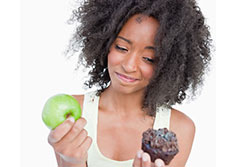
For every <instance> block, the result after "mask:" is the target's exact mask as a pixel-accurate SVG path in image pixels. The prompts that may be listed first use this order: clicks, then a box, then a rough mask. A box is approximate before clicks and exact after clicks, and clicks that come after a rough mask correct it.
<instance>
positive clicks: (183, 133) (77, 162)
mask: <svg viewBox="0 0 250 167" xmlns="http://www.w3.org/2000/svg"><path fill="white" fill-rule="evenodd" d="M138 20H140V21H138ZM158 26H159V23H158V21H157V20H155V19H154V18H152V17H148V16H143V15H134V16H133V17H131V18H130V19H129V20H128V22H127V23H126V24H125V25H124V27H123V28H122V30H121V31H120V33H119V34H118V37H117V39H116V40H115V41H114V43H113V44H112V46H111V48H110V52H109V55H108V70H109V74H110V78H111V84H110V86H109V87H108V88H107V89H106V90H105V91H104V92H103V93H102V94H101V96H100V101H99V110H98V112H99V113H98V127H97V144H98V147H99V150H100V151H101V153H102V154H103V155H104V156H105V157H107V158H110V159H113V160H117V161H125V160H129V159H134V162H133V167H151V166H167V165H165V164H164V162H163V161H162V160H160V159H157V160H156V161H155V162H151V160H150V156H149V154H147V153H145V152H143V151H142V150H141V149H140V147H141V134H142V132H143V131H145V130H147V129H148V128H152V127H153V124H154V119H153V117H150V116H148V115H146V114H145V112H143V111H142V109H141V106H142V98H143V93H144V90H145V87H146V86H147V85H148V83H149V81H150V79H151V78H152V76H153V73H154V64H153V63H152V60H153V59H154V37H155V34H156V32H157V28H158ZM124 75H125V76H127V77H130V79H127V78H126V77H124ZM131 78H133V79H131ZM74 97H75V98H76V99H77V100H78V101H79V103H80V104H81V107H82V105H83V101H84V95H74ZM83 112H84V111H83ZM86 123H87V122H86V120H85V119H84V118H80V119H79V120H77V121H76V122H72V121H70V120H69V119H68V120H66V121H65V122H64V123H63V124H61V125H59V126H58V127H57V128H56V129H55V130H53V131H51V133H50V135H49V138H48V140H49V143H50V144H51V145H52V147H53V148H54V150H55V153H56V157H57V162H58V165H59V166H72V167H78V166H79V167H80V166H81V167H83V166H86V160H87V151H88V149H89V147H90V145H91V143H92V139H91V138H90V137H89V136H87V131H86V130H85V129H84V126H85V125H86ZM170 130H171V131H174V132H175V133H176V135H177V137H178V144H179V151H180V152H179V153H178V154H177V155H176V156H175V158H174V159H173V160H172V161H171V163H170V164H169V165H168V166H171V167H184V166H185V164H186V161H187V159H188V156H189V154H190V151H191V148H192V143H193V139H194V134H195V126H194V123H193V121H192V120H191V119H190V118H188V117H187V116H186V115H185V114H183V113H182V112H180V111H177V110H175V109H172V111H171V118H170ZM128 141H129V142H128ZM130 141H131V142H130ZM128 143H129V144H128Z"/></svg>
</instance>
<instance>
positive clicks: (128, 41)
mask: <svg viewBox="0 0 250 167" xmlns="http://www.w3.org/2000/svg"><path fill="white" fill-rule="evenodd" d="M117 38H120V39H122V40H124V41H126V42H127V43H129V44H132V42H131V41H130V40H128V39H126V38H124V37H121V36H118V37H117Z"/></svg>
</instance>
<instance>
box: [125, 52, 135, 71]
mask: <svg viewBox="0 0 250 167" xmlns="http://www.w3.org/2000/svg"><path fill="white" fill-rule="evenodd" d="M122 67H123V69H124V71H125V72H128V73H129V72H135V71H137V67H138V56H137V54H136V53H131V54H129V55H127V57H126V59H125V60H124V61H123V63H122Z"/></svg>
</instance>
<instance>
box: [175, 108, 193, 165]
mask: <svg viewBox="0 0 250 167" xmlns="http://www.w3.org/2000/svg"><path fill="white" fill-rule="evenodd" d="M170 130H171V131H173V132H175V133H176V136H177V140H178V145H179V153H178V154H177V155H176V157H175V158H174V159H173V161H172V162H171V163H170V166H171V167H184V166H185V164H186V162H187V160H188V157H189V155H190V152H191V149H192V145H193V140H194V136H195V124H194V122H193V121H192V119H191V118H189V117H188V116H187V115H186V114H184V113H183V112H181V111H178V110H176V109H172V110H171V118H170Z"/></svg>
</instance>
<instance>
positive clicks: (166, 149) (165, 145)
mask: <svg viewBox="0 0 250 167" xmlns="http://www.w3.org/2000/svg"><path fill="white" fill-rule="evenodd" d="M142 136H143V138H142V150H143V151H144V152H147V153H149V155H150V157H151V161H152V162H154V161H155V160H156V159H157V158H160V159H162V160H163V161H164V162H165V164H166V165H168V164H169V163H170V161H171V160H172V159H173V158H174V156H175V155H176V154H177V153H178V152H179V149H178V144H177V138H176V134H175V133H174V132H172V131H169V130H168V129H167V128H163V129H158V130H154V129H148V130H146V131H145V132H143V134H142Z"/></svg>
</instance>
